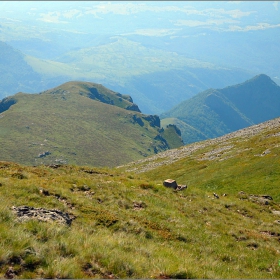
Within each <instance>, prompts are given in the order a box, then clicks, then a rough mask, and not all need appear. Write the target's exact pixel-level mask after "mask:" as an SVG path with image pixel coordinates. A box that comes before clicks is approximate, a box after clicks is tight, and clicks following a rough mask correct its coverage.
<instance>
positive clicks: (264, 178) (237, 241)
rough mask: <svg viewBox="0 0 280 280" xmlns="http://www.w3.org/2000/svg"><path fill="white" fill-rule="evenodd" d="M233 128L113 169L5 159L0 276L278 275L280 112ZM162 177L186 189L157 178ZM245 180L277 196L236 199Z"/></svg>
mask: <svg viewBox="0 0 280 280" xmlns="http://www.w3.org/2000/svg"><path fill="white" fill-rule="evenodd" d="M254 131H256V129H254V130H252V133H253V132H254ZM252 133H251V134H252ZM235 136H236V137H232V138H231V137H223V138H221V139H220V140H219V139H216V140H215V141H214V140H211V141H206V142H201V143H197V144H192V145H188V146H185V147H183V148H180V149H179V150H172V151H168V152H164V153H162V154H159V155H157V157H152V158H149V159H147V160H146V162H143V161H142V162H139V163H133V164H131V165H130V166H126V167H122V168H118V169H97V168H94V169H90V168H89V167H76V166H62V167H60V168H57V169H52V168H50V167H46V166H40V167H23V166H20V165H17V164H13V163H5V162H1V163H0V183H1V187H0V197H1V200H2V201H1V206H0V207H1V211H0V215H1V219H0V240H1V247H0V248H1V249H0V264H1V265H0V277H3V276H4V274H5V272H6V271H7V270H8V268H9V267H12V268H13V270H14V271H15V272H16V273H18V276H17V277H21V278H35V277H42V278H55V277H57V278H87V277H90V278H94V277H95V278H115V277H118V278H126V277H129V278H167V277H173V278H279V277H280V268H279V265H278V260H279V258H280V253H279V249H278V248H279V235H280V231H279V222H277V221H278V220H279V216H277V215H274V214H273V212H272V211H276V210H277V211H279V210H280V205H279V204H280V196H279V191H278V187H279V180H280V169H279V166H280V164H279V151H280V150H279V137H280V136H279V120H278V124H277V126H274V127H272V128H268V129H264V130H259V132H258V131H257V132H255V134H254V135H253V136H250V133H249V134H247V135H245V136H244V135H243V136H242V135H241V136H240V133H239V132H238V133H237V134H235ZM230 146H231V148H226V147H230ZM221 148H224V150H223V151H222V150H221ZM217 149H220V150H219V151H218V150H217ZM267 149H269V150H270V153H267V154H266V155H263V156H260V155H261V154H262V153H263V151H265V150H267ZM186 150H188V151H192V152H187V153H186ZM176 153H178V155H181V156H182V158H181V159H178V160H176V159H174V157H173V159H172V160H173V162H174V163H173V164H172V163H169V164H164V165H162V166H161V167H158V168H155V166H154V167H153V168H152V169H150V170H149V171H146V173H134V172H132V171H125V170H128V169H131V167H134V168H135V167H137V169H136V171H137V172H139V171H141V169H142V167H143V166H145V167H146V170H147V167H149V164H152V163H153V164H155V163H160V162H161V161H163V160H165V161H166V160H168V157H170V158H171V157H172V155H174V154H176ZM211 156H212V157H211ZM92 171H94V172H92ZM168 177H171V178H174V179H176V180H177V182H178V183H179V184H183V183H187V184H188V189H186V190H184V191H181V192H175V191H172V190H171V189H168V188H165V187H163V186H162V181H163V180H164V179H166V178H168ZM84 185H87V186H88V187H89V188H90V191H91V193H87V192H85V191H84V187H83V186H84ZM40 188H44V189H46V190H48V191H49V194H50V195H49V196H44V195H42V194H41V193H40V191H39V189H40ZM241 190H242V191H244V192H246V193H247V194H268V195H272V196H273V198H274V200H273V201H269V204H268V205H262V204H258V203H255V202H253V201H251V200H250V199H248V196H246V195H244V196H243V198H244V199H240V196H239V195H238V192H239V191H241ZM213 192H216V193H217V194H218V195H220V199H214V197H213ZM223 193H227V196H221V195H222V194H223ZM13 205H15V206H20V205H28V206H33V207H44V208H47V209H53V208H57V209H60V210H63V211H66V212H68V213H70V214H73V215H75V216H76V219H75V220H74V221H73V223H72V225H71V227H67V226H63V225H57V224H55V223H53V224H52V223H44V222H38V221H36V220H31V221H27V222H17V221H16V219H15V216H14V215H13V214H12V212H11V207H12V206H13ZM137 205H138V206H139V205H140V206H141V207H137Z"/></svg>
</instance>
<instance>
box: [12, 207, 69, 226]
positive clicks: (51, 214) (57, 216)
mask: <svg viewBox="0 0 280 280" xmlns="http://www.w3.org/2000/svg"><path fill="white" fill-rule="evenodd" d="M12 211H13V212H14V213H15V214H16V215H17V217H18V219H19V220H20V221H27V220H30V219H36V220H39V221H44V222H51V221H56V222H58V223H61V224H66V225H69V226H70V225H71V223H72V220H73V219H74V217H70V215H69V214H68V213H64V212H62V211H60V210H57V209H51V210H49V209H44V208H34V207H30V206H18V207H16V206H13V207H12Z"/></svg>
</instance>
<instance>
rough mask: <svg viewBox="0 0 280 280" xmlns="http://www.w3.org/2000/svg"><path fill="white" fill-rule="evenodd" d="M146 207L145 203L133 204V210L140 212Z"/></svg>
mask: <svg viewBox="0 0 280 280" xmlns="http://www.w3.org/2000/svg"><path fill="white" fill-rule="evenodd" d="M146 207H147V205H146V203H145V202H142V201H140V202H135V201H134V202H133V208H134V210H142V209H145V208H146Z"/></svg>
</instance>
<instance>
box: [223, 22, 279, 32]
mask: <svg viewBox="0 0 280 280" xmlns="http://www.w3.org/2000/svg"><path fill="white" fill-rule="evenodd" d="M279 27H280V24H269V23H258V24H257V25H247V26H245V27H240V26H236V25H233V26H230V27H229V29H228V31H243V32H246V31H255V30H265V29H270V28H279Z"/></svg>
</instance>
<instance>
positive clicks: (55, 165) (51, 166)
mask: <svg viewBox="0 0 280 280" xmlns="http://www.w3.org/2000/svg"><path fill="white" fill-rule="evenodd" d="M60 166H61V164H50V165H48V167H50V168H53V169H57V168H59V167H60Z"/></svg>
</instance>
